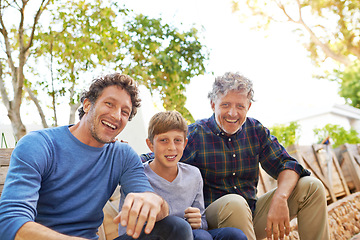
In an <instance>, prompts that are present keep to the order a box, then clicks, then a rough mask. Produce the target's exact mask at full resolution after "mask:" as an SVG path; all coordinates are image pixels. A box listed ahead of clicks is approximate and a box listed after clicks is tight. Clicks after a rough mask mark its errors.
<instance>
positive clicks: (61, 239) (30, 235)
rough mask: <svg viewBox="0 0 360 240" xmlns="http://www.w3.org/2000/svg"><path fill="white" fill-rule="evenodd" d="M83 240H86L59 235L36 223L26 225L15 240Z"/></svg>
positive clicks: (18, 232)
mask: <svg viewBox="0 0 360 240" xmlns="http://www.w3.org/2000/svg"><path fill="white" fill-rule="evenodd" d="M27 239H28V240H31V239H37V240H81V239H85V238H80V237H71V236H67V235H64V234H61V233H58V232H56V231H54V230H51V229H50V228H47V227H45V226H43V225H41V224H38V223H36V222H27V223H25V224H24V225H23V226H22V227H21V228H20V229H19V230H18V231H17V233H16V235H15V240H27Z"/></svg>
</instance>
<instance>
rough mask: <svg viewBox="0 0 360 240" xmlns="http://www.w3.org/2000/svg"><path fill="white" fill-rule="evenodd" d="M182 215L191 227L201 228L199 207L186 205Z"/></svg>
mask: <svg viewBox="0 0 360 240" xmlns="http://www.w3.org/2000/svg"><path fill="white" fill-rule="evenodd" d="M184 217H185V219H186V221H187V222H188V223H189V224H190V226H191V228H192V229H198V228H201V214H200V209H199V208H195V207H188V208H187V209H185V215H184Z"/></svg>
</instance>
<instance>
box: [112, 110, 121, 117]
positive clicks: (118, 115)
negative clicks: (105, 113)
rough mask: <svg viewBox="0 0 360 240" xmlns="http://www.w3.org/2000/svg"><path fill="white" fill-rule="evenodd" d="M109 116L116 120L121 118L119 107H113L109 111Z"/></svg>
mask: <svg viewBox="0 0 360 240" xmlns="http://www.w3.org/2000/svg"><path fill="white" fill-rule="evenodd" d="M111 116H112V117H113V118H114V119H116V120H120V119H121V108H118V109H114V111H112V112H111Z"/></svg>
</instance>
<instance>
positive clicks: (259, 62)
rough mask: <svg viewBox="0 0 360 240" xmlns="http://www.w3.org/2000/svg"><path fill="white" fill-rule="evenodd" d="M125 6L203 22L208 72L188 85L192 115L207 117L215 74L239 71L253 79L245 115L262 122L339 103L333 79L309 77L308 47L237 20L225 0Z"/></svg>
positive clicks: (142, 0)
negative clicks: (209, 95)
mask: <svg viewBox="0 0 360 240" xmlns="http://www.w3.org/2000/svg"><path fill="white" fill-rule="evenodd" d="M125 5H126V6H127V7H128V8H130V9H134V10H135V11H136V12H138V13H143V14H145V15H148V16H151V17H156V18H158V17H162V18H163V19H164V20H166V21H167V22H170V23H173V24H174V25H175V26H179V22H182V23H183V25H184V26H191V24H195V25H196V26H203V27H204V29H203V33H202V35H203V36H204V41H203V43H204V44H205V45H207V47H208V48H209V49H210V54H211V55H210V61H209V65H208V68H207V70H208V71H209V72H214V75H211V74H206V75H205V76H199V77H196V78H194V79H193V80H192V82H191V84H190V85H189V86H188V88H187V97H188V102H187V107H188V109H189V110H190V112H191V113H192V114H193V116H194V118H195V119H200V118H207V117H209V116H210V115H211V113H212V112H211V109H210V104H209V101H208V99H207V94H208V92H209V91H210V89H211V85H212V82H213V80H214V76H218V75H222V74H224V73H225V72H227V71H234V72H236V71H238V72H240V73H242V74H244V75H245V76H247V77H248V78H250V79H252V80H253V82H254V90H255V100H256V102H255V103H253V105H252V107H251V109H250V112H249V115H248V116H251V117H255V118H257V119H258V120H260V121H261V122H262V123H263V124H265V125H266V126H271V125H273V124H275V123H283V122H287V121H291V120H296V119H298V118H300V117H301V116H304V115H308V114H309V113H314V112H317V111H319V110H320V109H321V108H324V107H330V106H332V105H334V104H335V103H339V104H342V103H343V100H342V99H341V98H340V97H338V94H337V91H338V90H337V86H336V84H335V83H334V82H330V81H327V80H317V79H313V78H312V71H313V70H314V69H313V67H312V65H311V62H310V59H309V58H307V56H306V54H307V53H306V51H305V49H303V47H302V46H301V45H300V43H298V42H297V41H296V36H295V35H293V34H291V33H290V32H289V30H286V29H283V28H278V29H276V30H273V31H272V32H271V33H270V34H269V35H270V36H269V37H268V38H265V35H264V34H263V33H260V32H254V31H251V30H250V29H249V27H248V26H246V24H245V23H240V21H239V19H238V17H237V16H236V15H234V14H232V13H231V5H230V1H229V0H182V1H175V2H174V1H167V0H152V1H148V0H131V1H126V4H125Z"/></svg>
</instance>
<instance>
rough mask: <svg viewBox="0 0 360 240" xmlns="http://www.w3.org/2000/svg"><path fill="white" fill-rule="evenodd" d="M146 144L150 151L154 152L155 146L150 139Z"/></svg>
mask: <svg viewBox="0 0 360 240" xmlns="http://www.w3.org/2000/svg"><path fill="white" fill-rule="evenodd" d="M146 144H147V145H148V147H149V149H150V150H151V151H152V152H154V145H153V144H152V143H151V141H150V139H148V138H147V139H146Z"/></svg>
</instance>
